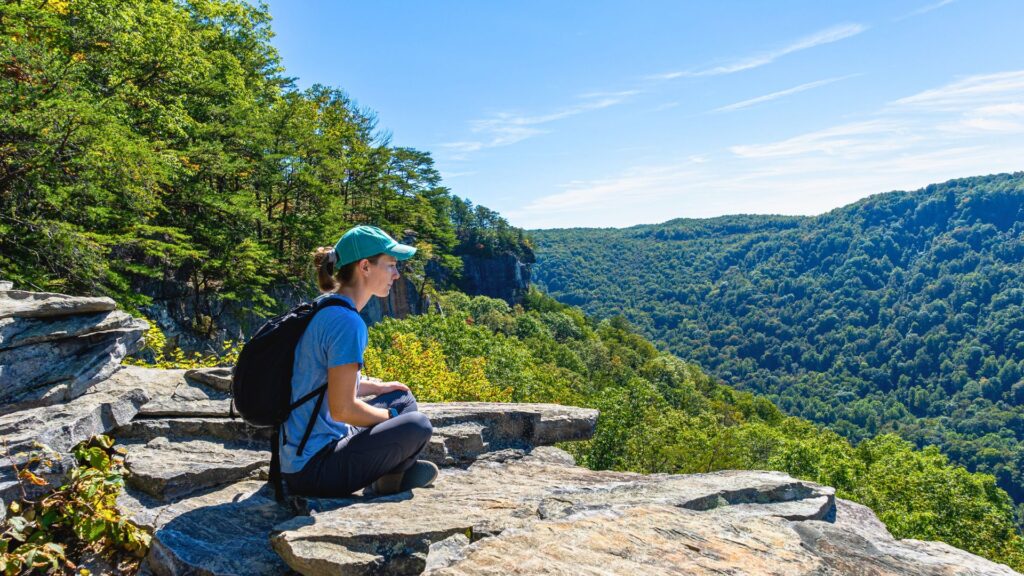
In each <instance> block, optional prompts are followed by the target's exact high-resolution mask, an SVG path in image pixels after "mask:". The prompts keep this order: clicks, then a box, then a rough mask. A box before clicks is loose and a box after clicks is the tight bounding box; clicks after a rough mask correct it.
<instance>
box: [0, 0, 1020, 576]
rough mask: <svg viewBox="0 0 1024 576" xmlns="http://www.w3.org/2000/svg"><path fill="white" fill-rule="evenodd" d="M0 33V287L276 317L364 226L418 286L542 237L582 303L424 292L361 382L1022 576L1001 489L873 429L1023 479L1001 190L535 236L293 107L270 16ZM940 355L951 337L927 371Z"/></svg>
mask: <svg viewBox="0 0 1024 576" xmlns="http://www.w3.org/2000/svg"><path fill="white" fill-rule="evenodd" d="M0 28H2V29H3V31H4V34H0V58H2V61H0V279H3V280H7V281H12V282H13V283H14V286H15V288H16V289H24V290H37V291H40V290H46V291H57V292H65V293H70V294H76V295H107V296H111V297H113V298H114V299H116V300H117V302H118V303H119V304H120V305H121V306H122V307H124V308H126V309H128V310H131V311H136V312H138V311H139V310H141V309H142V308H144V307H145V306H146V305H147V304H148V303H149V302H148V298H147V297H146V296H145V295H143V293H142V292H140V289H139V288H140V286H144V285H146V284H147V283H149V282H154V281H166V280H168V279H173V280H175V281H177V282H181V283H184V284H186V285H188V286H189V287H190V289H191V290H193V291H194V293H195V295H196V297H197V298H199V299H202V300H210V301H212V300H215V299H219V300H234V301H243V302H246V303H248V304H249V305H251V306H252V307H253V308H254V309H257V310H263V311H268V312H269V311H271V310H274V309H279V306H280V305H281V303H279V302H275V301H274V299H273V298H272V297H271V290H270V288H271V287H272V286H275V285H279V284H281V283H295V284H307V285H308V284H309V282H310V279H311V277H312V271H311V270H310V269H309V255H310V253H311V251H312V250H313V249H314V248H315V247H316V246H318V245H324V244H329V243H333V242H334V241H335V240H336V238H337V236H338V234H339V233H340V232H341V231H342V230H344V229H345V228H346V227H348V226H350V225H353V224H357V223H364V222H366V223H373V224H376V225H379V226H381V227H383V228H385V229H386V230H388V231H389V232H391V233H392V234H394V235H395V236H398V237H401V238H402V239H405V240H407V241H409V242H413V243H415V245H416V246H417V247H418V248H419V252H418V257H417V258H416V259H414V260H413V261H411V265H410V266H408V267H406V268H405V269H404V270H403V273H404V274H406V275H407V276H411V277H414V278H423V277H425V275H426V274H427V271H428V268H432V267H433V268H435V269H436V268H440V269H445V270H447V273H448V276H449V277H452V278H456V277H457V276H458V274H459V268H460V263H461V260H460V256H461V255H466V254H473V255H478V256H482V257H487V256H495V255H502V254H509V253H511V254H513V255H515V256H516V257H517V258H519V259H520V260H522V261H526V262H528V261H530V260H532V258H533V256H534V248H538V249H539V250H540V251H541V254H542V261H541V262H540V267H539V268H538V269H537V270H538V272H540V274H541V278H542V279H543V280H544V282H545V284H546V285H547V286H548V288H549V289H550V290H551V291H552V292H553V293H554V294H555V295H557V296H558V297H559V298H560V299H563V300H565V301H568V302H571V303H573V304H580V305H582V308H583V309H582V310H581V309H580V308H577V307H573V306H569V305H566V304H562V303H559V302H557V301H556V300H554V299H552V298H551V297H550V296H548V295H546V294H544V293H543V292H542V291H539V290H536V289H533V290H531V291H530V292H529V293H528V294H527V295H526V297H525V298H524V299H523V301H521V302H515V303H508V302H504V301H501V300H494V299H490V298H486V297H482V296H476V297H473V296H471V295H467V294H463V293H460V292H457V291H455V290H453V289H452V288H453V286H452V285H450V284H449V285H446V284H443V283H438V284H437V285H436V286H435V287H434V289H435V290H434V292H433V294H432V297H433V298H435V299H436V302H438V306H437V307H436V308H434V309H433V310H432V312H431V313H428V314H423V315H419V316H411V317H409V318H406V319H403V320H395V319H386V320H384V321H383V322H381V323H379V324H377V325H375V326H374V327H373V328H372V329H371V335H370V348H369V349H368V350H367V355H366V369H367V373H369V374H372V375H376V376H379V377H382V378H387V379H398V380H402V381H405V382H407V383H408V384H409V385H410V386H411V387H412V388H413V389H414V390H415V392H416V394H417V396H418V397H419V398H420V399H421V400H423V401H456V400H490V401H516V402H520V401H522V402H558V403H563V404H572V405H580V406H590V407H595V408H599V409H600V410H601V417H600V419H599V421H598V425H597V431H596V434H595V436H594V438H593V439H592V440H590V441H588V442H585V443H581V444H579V445H574V446H567V447H566V449H568V450H571V451H573V453H574V455H575V456H576V457H577V458H578V459H579V462H580V463H581V464H583V465H586V466H589V467H592V468H595V469H616V470H634V471H638V472H669V473H693V472H707V471H713V470H720V469H729V468H748V469H775V470H782V471H785V472H788V473H790V474H792V475H794V476H797V477H800V478H806V479H810V480H814V481H817V482H821V483H823V484H827V485H830V486H834V487H836V489H837V491H838V495H839V496H841V497H845V498H850V499H853V500H856V501H858V502H862V503H864V504H866V505H868V506H870V507H872V509H873V510H875V512H876V513H877V514H878V516H879V517H880V518H881V519H882V520H883V521H884V522H885V523H886V524H887V526H888V527H889V529H890V530H891V531H892V532H893V534H895V535H896V536H898V537H914V538H920V539H938V540H943V541H945V542H949V543H951V544H953V545H955V546H959V547H962V548H964V549H966V550H969V551H972V552H975V553H977V554H981V555H984V556H986V557H988V558H992V559H995V560H997V561H1000V562H1005V563H1008V564H1010V565H1011V566H1014V567H1015V568H1016V569H1018V570H1020V569H1022V568H1024V540H1022V538H1021V536H1020V533H1019V530H1018V528H1017V527H1016V526H1015V524H1014V511H1013V504H1012V501H1011V499H1010V497H1009V496H1008V495H1007V493H1006V492H1005V491H1003V490H1001V489H999V488H998V487H997V486H996V478H995V477H993V476H991V475H988V474H982V473H971V472H968V471H967V470H966V469H964V468H963V467H960V466H957V465H955V464H952V463H950V462H949V461H948V459H947V457H946V456H945V455H943V454H942V453H940V452H939V451H938V450H937V449H935V448H925V449H924V450H919V449H916V448H915V446H914V445H913V444H912V443H911V442H908V441H906V440H903V439H900V438H899V437H898V436H896V435H892V434H881V433H882V432H885V431H890V430H891V431H895V432H898V433H899V434H902V435H904V436H905V437H907V438H910V439H912V440H914V441H918V442H920V443H921V444H923V443H927V442H932V443H939V444H940V445H941V446H942V447H943V449H944V450H946V452H947V453H949V454H950V455H951V456H953V458H954V459H955V460H957V461H962V462H965V463H968V464H971V465H972V466H974V467H975V468H977V469H980V470H991V471H992V472H995V473H997V474H998V475H999V481H1000V482H1002V483H1003V485H1006V486H1008V487H1010V488H1011V489H1012V488H1013V486H1015V485H1016V484H1014V483H1013V482H1016V476H1014V474H1015V472H1014V471H1015V470H1016V468H1015V467H1013V466H1015V465H1013V464H1012V458H1013V457H1017V456H1010V457H1006V458H1005V459H1002V460H1000V459H999V458H1002V457H1003V455H1004V454H1011V455H1012V454H1019V452H1016V453H1014V452H1013V450H1015V449H1016V444H1015V442H1016V440H1017V438H1018V436H1016V435H1015V433H1014V430H1017V431H1018V432H1019V430H1020V427H1021V426H1020V419H1019V416H1018V415H1017V412H1015V411H1014V410H1015V408H1014V407H1013V406H1014V405H1015V404H1016V403H1019V395H1020V394H1021V393H1022V391H1021V387H1020V385H1019V384H1017V382H1018V381H1019V380H1020V371H1021V369H1022V368H1024V366H1020V365H1019V364H1017V363H1018V362H1020V360H1021V358H1020V353H1021V348H1020V346H1019V345H1018V344H1017V341H1016V340H1015V338H1016V337H1017V335H1019V334H1020V332H1019V330H1017V329H1016V328H1014V326H1015V324H1014V323H1015V322H1017V314H1016V313H1015V312H1016V311H1018V310H1019V306H1020V305H1021V299H1022V298H1024V291H1022V290H1016V291H1014V290H1011V288H1012V286H1015V284H1013V282H1015V281H1016V280H1015V279H1016V278H1017V277H1016V276H1014V272H1013V271H1014V265H1015V258H1019V255H1020V249H1019V244H1018V243H1017V241H1016V240H1015V239H1016V238H1017V231H1018V229H1019V228H1018V224H1017V221H1018V219H1017V216H1016V212H1011V209H1012V210H1017V209H1018V208H1013V207H1014V206H1017V203H1018V202H1017V195H1016V193H1015V192H1014V190H1016V187H1017V185H1018V184H1017V180H1016V179H1014V178H1011V177H995V178H991V179H981V180H977V181H965V182H960V183H953V184H950V185H947V186H944V187H937V188H935V189H934V190H929V191H926V192H922V193H919V194H918V195H916V196H915V195H892V196H882V197H876V198H873V199H871V200H868V201H866V202H864V203H862V204H861V205H859V206H857V207H854V208H851V209H848V210H846V211H838V212H836V213H833V214H830V215H828V216H826V217H822V218H819V219H798V218H763V217H742V218H729V219H720V220H716V221H708V222H701V221H692V222H675V223H671V224H668V225H664V226H660V227H642V228H634V229H629V230H624V231H600V232H586V231H554V232H539V233H536V234H535V235H534V238H536V241H534V240H533V239H531V237H530V235H528V234H524V232H523V231H522V230H519V229H517V228H515V227H513V226H511V225H509V223H508V222H507V221H506V220H505V219H504V218H502V217H501V215H500V214H497V213H495V212H494V211H491V210H489V209H487V208H486V207H483V206H476V205H474V204H473V203H472V202H470V201H469V200H465V199H461V198H457V197H455V196H453V195H452V194H451V193H450V192H449V190H448V189H447V188H446V187H445V186H444V184H443V182H442V180H441V177H440V174H439V173H438V172H437V170H436V169H435V168H434V165H433V160H432V158H431V156H430V153H429V152H426V151H420V150H414V149H410V148H406V147H400V146H395V145H392V143H391V138H390V137H389V135H388V133H387V131H385V130H383V129H381V128H380V127H379V126H378V119H377V117H376V115H375V114H374V113H373V111H372V110H371V109H369V108H366V107H364V106H361V105H359V104H357V102H356V101H355V99H354V98H353V97H352V96H350V95H348V94H346V93H345V92H344V91H343V90H341V89H338V88H332V87H325V86H315V87H312V88H310V89H308V90H298V89H296V88H295V86H294V84H293V82H292V81H291V80H290V79H289V78H288V76H287V74H286V71H285V70H284V69H283V68H282V64H281V61H280V58H279V56H278V55H277V53H276V52H275V51H274V49H273V47H272V46H271V44H270V39H271V37H272V32H271V28H270V17H269V14H268V13H267V11H266V9H265V8H264V7H261V6H256V5H251V4H248V3H246V2H241V1H231V0H194V1H189V2H170V3H169V2H160V1H157V0H134V1H132V2H113V1H103V0H90V1H82V2H62V1H61V2H58V1H49V2H45V1H44V2H31V3H30V2H7V3H3V4H0ZM968 189H970V190H971V193H970V194H968V193H967V190H968ZM979 191H982V192H984V194H981V193H979ZM925 196H927V198H928V199H927V200H926V201H925V200H922V198H924V197H925ZM907 214H910V215H911V216H910V217H909V218H910V221H911V223H912V226H911V225H908V226H904V222H903V220H904V219H906V218H908V216H907ZM960 219H966V220H964V221H963V222H961V221H960ZM954 221H955V222H956V224H955V225H954V224H953V222H954ZM825 224H827V226H826V225H825ZM868 231H870V233H868ZM602 234H603V236H602ZM940 236H941V237H942V240H941V241H939V240H933V237H940ZM534 242H536V246H535V245H534ZM599 242H606V245H605V246H601V245H600V244H599ZM787 242H788V244H787ZM907 243H912V247H907V246H909V244H907ZM666 247H669V249H665V248H666ZM630 254H636V255H642V256H643V260H642V261H641V260H638V259H630V258H628V255H630ZM858 257H859V259H858ZM560 259H561V260H560ZM770 270H783V271H786V273H785V274H781V273H780V275H776V276H772V274H770V273H769V271H770ZM825 270H828V271H834V272H835V274H834V275H833V276H829V277H827V278H826V277H825V276H824V273H823V271H825ZM939 271H942V272H941V274H940V272H939ZM787 274H788V275H787ZM677 275H683V276H685V278H676V277H675V276H677ZM444 276H445V275H442V277H444ZM947 276H948V277H949V280H948V282H946V283H940V282H939V280H938V279H940V278H946V277H947ZM865 302H870V304H865ZM198 308H200V309H201V306H199V307H198ZM782 310H787V311H789V310H792V312H786V314H789V315H788V316H787V315H782V312H781V311H782ZM620 311H621V312H623V313H624V315H625V317H626V318H629V321H627V320H626V319H625V318H623V317H619V316H618V315H617V314H618V313H619V312H620ZM588 313H589V314H590V315H588ZM604 317H607V318H604ZM954 321H955V322H954ZM669 327H671V329H672V331H670V330H669V329H668V328H669ZM208 328H209V327H208V326H204V325H202V323H198V322H197V324H196V325H195V326H194V329H195V330H196V331H204V330H208ZM637 328H639V331H640V332H642V333H643V334H646V336H647V337H651V338H654V339H655V343H652V342H651V341H649V340H648V339H647V337H645V336H644V335H642V334H641V333H638V331H637ZM153 332H155V333H157V334H158V333H159V329H158V328H154V329H153ZM954 335H955V336H954ZM797 336H799V337H800V338H803V340H801V339H800V338H797ZM953 339H956V340H957V341H958V342H959V341H961V340H963V341H969V342H970V344H969V346H968V347H967V348H966V349H965V350H964V351H961V350H960V348H957V349H956V350H953V351H950V352H948V354H947V353H946V348H943V343H944V342H946V341H947V340H953ZM162 343H163V340H162V339H161V338H159V337H153V338H151V339H150V340H149V345H150V346H151V347H159V348H161V349H159V350H150V351H149V352H151V353H152V355H151V356H150V358H158V359H159V360H158V364H159V365H160V366H163V367H176V366H180V358H181V357H180V356H176V355H175V354H173V353H171V352H172V351H170V350H166V349H163V347H162ZM659 347H660V348H664V349H659ZM922 350H923V351H924V352H922ZM975 350H977V351H975ZM871 354H873V355H871ZM897 354H899V355H898V356H897ZM922 354H923V355H922ZM921 358H923V360H919V359H921ZM136 361H139V360H136ZM204 361H209V362H210V363H212V364H218V363H226V362H228V359H225V358H212V359H205V360H204ZM812 361H813V363H814V364H813V367H806V366H805V364H804V363H805V362H807V363H811V362H812ZM946 361H948V363H949V366H948V370H947V366H946V364H945V363H944V362H946ZM761 362H764V363H765V364H764V365H761V364H760V363H761ZM773 362H774V363H773ZM929 362H931V364H930V363H929ZM936 362H937V363H938V364H936V365H935V366H934V367H932V368H930V370H931V371H930V372H925V368H926V367H929V366H932V364H934V363H936ZM1011 365H1012V366H1011ZM705 369H706V370H708V371H710V372H707V371H705ZM887 370H888V372H886V371H887ZM1014 370H1016V372H1014ZM894 371H896V372H894ZM836 374H838V375H841V376H842V378H834V376H835V375H836ZM805 376H806V378H805V379H800V378H804V377H805ZM786 378H790V379H791V380H786ZM879 383H888V385H889V387H888V388H887V389H883V387H881V386H880V384H879ZM732 385H736V386H740V387H745V388H748V389H750V390H759V391H764V392H766V393H768V394H769V396H765V395H758V394H754V393H752V392H749V391H740V390H736V389H734V388H732V387H731V386H732ZM876 385H878V386H876ZM790 389H792V391H793V393H786V391H787V390H790ZM798 390H800V392H798ZM823 391H824V392H823ZM918 391H919V392H918ZM918 397H920V400H915V401H911V399H912V398H918ZM769 398H770V399H769ZM773 401H774V402H777V404H778V406H776V405H775V404H773ZM855 406H856V409H854V408H853V407H855ZM901 406H902V408H901ZM780 408H781V410H780ZM890 412H891V413H890ZM787 413H788V414H789V415H787ZM827 414H830V415H831V416H830V417H821V418H818V416H820V415H827ZM1007 415H1009V416H1007ZM890 416H893V417H890ZM804 417H814V419H816V420H818V421H820V422H823V423H826V424H829V425H831V426H832V427H834V428H835V431H832V430H828V429H823V428H822V427H820V426H818V425H815V424H813V423H811V422H809V421H808V420H807V419H805V418H804ZM999 418H1003V419H1002V420H1000V419H999ZM897 424H898V426H897ZM961 426H966V429H961V428H959V427H961ZM984 426H990V429H989V430H986V431H985V432H984V434H982V433H981V431H982V428H984ZM1014 427H1016V428H1014ZM837 432H838V433H837ZM841 434H842V435H841ZM876 434H878V435H876ZM972 434H973V436H972ZM985 434H988V435H989V436H986V435H985ZM844 435H845V436H847V438H849V439H847V438H844V437H843V436H844ZM950 439H953V440H956V441H958V442H961V443H962V445H963V446H964V447H965V448H964V449H965V450H966V449H967V447H968V446H972V444H970V443H971V442H978V443H982V444H979V446H981V445H983V446H984V447H986V448H989V447H990V448H991V454H994V455H995V456H994V457H993V460H992V464H991V465H989V464H988V463H987V461H986V462H981V461H979V462H969V461H967V460H965V459H966V458H967V456H965V455H964V454H960V453H956V452H954V451H953V450H952V449H951V448H950V446H951V445H952V444H951V441H949V440H950ZM851 440H853V441H855V442H857V441H859V442H857V443H856V444H855V443H852V442H851ZM988 453H989V452H986V451H983V450H980V449H979V450H978V451H977V452H976V453H975V454H974V456H977V457H978V458H982V455H984V454H988ZM983 464H984V466H983ZM996 464H1002V466H1003V467H1001V468H997V467H996ZM985 466H989V467H987V468H986V467H985ZM1007 478H1009V480H1010V483H1009V484H1007V480H1006V479H1007ZM951 503H952V505H951Z"/></svg>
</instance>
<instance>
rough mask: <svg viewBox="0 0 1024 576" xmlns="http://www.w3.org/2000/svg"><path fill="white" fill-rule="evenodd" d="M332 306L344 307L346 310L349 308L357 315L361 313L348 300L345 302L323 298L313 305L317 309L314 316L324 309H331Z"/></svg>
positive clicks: (341, 299)
mask: <svg viewBox="0 0 1024 576" xmlns="http://www.w3.org/2000/svg"><path fill="white" fill-rule="evenodd" d="M331 306H342V307H344V308H348V309H349V310H351V311H353V312H355V313H357V314H358V313H359V311H358V310H356V309H355V307H354V306H352V305H351V304H349V303H348V300H345V299H343V298H321V299H320V300H317V301H316V302H314V303H313V307H314V309H315V312H314V314H316V312H319V311H321V310H323V309H324V308H329V307H331Z"/></svg>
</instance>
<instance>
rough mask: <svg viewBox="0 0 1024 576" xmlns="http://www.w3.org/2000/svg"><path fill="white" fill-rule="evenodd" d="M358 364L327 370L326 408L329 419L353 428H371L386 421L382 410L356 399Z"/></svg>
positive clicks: (386, 415) (386, 416)
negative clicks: (329, 414)
mask: <svg viewBox="0 0 1024 576" xmlns="http://www.w3.org/2000/svg"><path fill="white" fill-rule="evenodd" d="M358 375H359V364H356V363H352V364H342V365H341V366H335V367H333V368H328V369H327V408H328V409H329V410H330V411H331V418H333V419H334V420H336V421H339V422H344V423H346V424H351V425H353V426H373V425H374V424H379V423H381V422H383V421H385V420H387V419H388V411H387V410H385V409H384V408H376V407H374V406H370V405H369V404H367V403H366V402H363V401H362V400H360V399H359V398H357V397H356V379H357V377H358Z"/></svg>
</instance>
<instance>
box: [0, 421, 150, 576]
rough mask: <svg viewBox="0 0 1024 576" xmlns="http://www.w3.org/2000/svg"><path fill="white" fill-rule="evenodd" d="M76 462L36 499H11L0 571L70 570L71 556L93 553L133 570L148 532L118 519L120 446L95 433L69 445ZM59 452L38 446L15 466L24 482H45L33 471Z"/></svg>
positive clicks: (2, 528) (1, 526) (0, 534)
mask: <svg viewBox="0 0 1024 576" xmlns="http://www.w3.org/2000/svg"><path fill="white" fill-rule="evenodd" d="M73 454H74V457H75V460H76V461H77V464H78V465H77V466H75V467H73V468H72V469H71V470H70V471H69V472H68V473H67V475H66V477H65V479H64V483H63V484H62V485H61V486H60V487H58V488H56V489H55V490H52V491H50V492H49V493H47V494H45V495H43V496H42V497H40V498H38V499H35V500H33V499H30V498H29V497H28V496H27V494H28V491H27V490H23V491H22V494H23V496H24V497H23V498H22V499H21V500H18V501H14V502H11V503H10V504H9V505H8V507H7V517H6V518H5V519H4V520H3V522H2V523H0V574H4V575H5V576H7V575H14V574H21V573H28V572H34V571H41V572H47V573H57V572H59V571H61V570H62V569H64V568H67V569H75V568H76V566H75V563H74V562H73V561H72V560H71V558H74V557H77V556H78V555H80V554H83V553H94V554H99V555H101V556H103V557H105V558H107V559H108V560H113V561H115V562H116V563H117V564H118V566H119V569H124V570H125V571H133V570H134V569H135V568H137V566H138V563H139V561H140V559H141V558H143V557H144V556H145V554H146V552H147V550H148V549H149V543H150V535H149V534H148V533H147V532H146V531H144V530H143V529H141V528H139V527H138V526H136V525H135V524H133V523H131V522H130V521H128V520H127V519H126V518H123V517H122V516H121V514H120V512H119V511H118V509H117V496H118V494H119V493H120V492H121V490H122V488H123V486H124V477H123V474H124V458H123V456H124V450H123V448H117V447H115V446H114V441H113V439H111V438H110V437H108V436H102V435H101V436H95V437H93V438H92V439H90V440H88V441H86V442H82V443H81V444H79V445H78V446H76V447H75V448H74V450H73ZM59 458H60V455H59V454H57V453H55V452H53V451H52V450H50V449H48V448H46V447H45V446H42V445H37V449H36V450H35V451H33V452H32V453H30V454H28V455H27V458H26V460H25V463H24V464H22V465H20V466H15V470H16V472H17V476H18V479H19V481H20V482H22V484H23V486H24V485H33V486H35V487H46V486H48V485H49V482H48V481H47V480H46V479H45V478H44V477H42V476H40V475H38V474H36V472H34V471H33V470H38V468H37V467H38V466H52V465H53V463H54V462H55V461H56V460H57V459H59Z"/></svg>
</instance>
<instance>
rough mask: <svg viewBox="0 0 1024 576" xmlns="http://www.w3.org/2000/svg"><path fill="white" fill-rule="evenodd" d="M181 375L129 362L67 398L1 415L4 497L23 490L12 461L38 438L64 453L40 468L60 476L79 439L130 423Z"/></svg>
mask: <svg viewBox="0 0 1024 576" xmlns="http://www.w3.org/2000/svg"><path fill="white" fill-rule="evenodd" d="M179 377H180V376H176V375H174V374H168V373H167V371H164V370H147V369H144V368H132V367H129V368H125V369H124V370H121V371H119V372H117V373H116V374H115V375H114V376H113V377H111V378H108V379H107V380H105V381H103V382H101V383H99V384H97V385H96V386H94V387H93V388H91V389H90V390H89V391H88V392H87V393H86V394H84V395H82V396H80V397H78V398H75V399H74V400H71V401H69V402H66V403H63V404H59V405H56V406H42V407H35V408H29V409H25V410H21V411H18V412H14V413H9V414H6V415H3V416H0V437H3V438H4V441H5V442H6V443H7V450H8V452H9V454H10V455H11V456H10V457H8V459H7V461H6V462H3V463H2V464H0V498H2V499H4V500H8V499H9V498H11V497H13V496H17V495H19V494H20V488H19V483H18V481H17V479H16V478H15V477H14V472H13V469H12V467H11V465H10V464H21V463H23V462H24V461H25V460H26V455H27V453H28V452H29V451H32V450H34V448H33V445H34V444H36V443H40V444H43V445H45V446H47V447H49V448H50V449H52V450H54V451H56V452H58V453H60V454H63V455H64V456H65V458H64V460H63V462H58V463H57V465H55V466H54V467H53V468H52V469H49V470H42V471H41V472H42V474H43V476H44V477H46V478H48V479H49V480H59V478H60V476H61V475H62V474H63V472H64V469H65V466H64V465H67V464H70V459H69V457H68V456H67V455H68V453H69V452H70V450H71V449H72V448H73V447H74V446H75V445H76V444H78V443H79V442H82V441H84V440H88V439H89V438H91V437H93V436H95V435H97V434H103V433H105V432H108V431H110V430H111V429H114V428H117V427H119V426H122V425H125V424H128V423H129V422H130V421H131V420H132V419H133V418H134V417H135V415H136V414H137V413H138V411H139V408H140V407H141V406H142V405H144V404H145V403H146V402H147V401H148V400H149V398H150V394H151V393H154V392H156V391H159V390H160V389H161V388H166V387H167V386H168V385H169V384H168V381H176V380H177V379H178V378H179ZM61 464H63V465H61Z"/></svg>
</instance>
